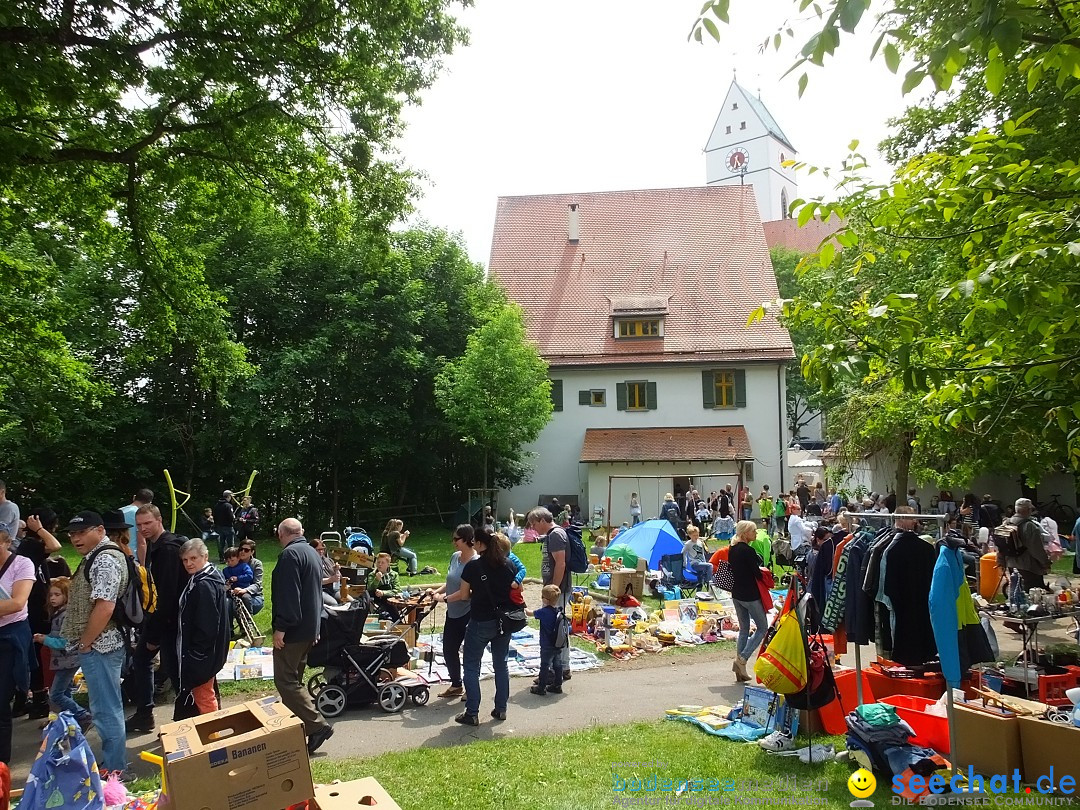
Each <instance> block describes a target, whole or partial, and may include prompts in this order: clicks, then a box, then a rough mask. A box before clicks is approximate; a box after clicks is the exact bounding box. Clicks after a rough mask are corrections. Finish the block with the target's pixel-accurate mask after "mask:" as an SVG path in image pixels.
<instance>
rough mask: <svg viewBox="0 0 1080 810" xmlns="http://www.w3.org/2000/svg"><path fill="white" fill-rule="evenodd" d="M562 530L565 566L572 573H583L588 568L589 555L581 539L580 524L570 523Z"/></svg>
mask: <svg viewBox="0 0 1080 810" xmlns="http://www.w3.org/2000/svg"><path fill="white" fill-rule="evenodd" d="M563 531H564V532H566V540H567V554H566V566H567V568H569V569H570V571H571V572H572V573H575V574H584V573H585V572H586V571H588V570H589V555H588V553H587V552H586V551H585V542H584V541H583V540H582V539H581V526H578V525H576V524H571V525H569V526H567V527H566V528H565V529H563Z"/></svg>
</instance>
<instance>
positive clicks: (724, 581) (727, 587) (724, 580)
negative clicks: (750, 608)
mask: <svg viewBox="0 0 1080 810" xmlns="http://www.w3.org/2000/svg"><path fill="white" fill-rule="evenodd" d="M712 581H713V585H715V586H716V587H717V588H720V589H721V590H724V591H727V592H728V593H731V592H732V591H733V590H735V575H734V574H732V573H731V564H730V563H729V562H728V561H727V560H717V561H716V571H715V572H714V573H713V580H712Z"/></svg>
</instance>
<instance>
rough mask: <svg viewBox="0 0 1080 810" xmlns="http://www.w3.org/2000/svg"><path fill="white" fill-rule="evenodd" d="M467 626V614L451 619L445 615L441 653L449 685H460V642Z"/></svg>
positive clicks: (463, 637)
mask: <svg viewBox="0 0 1080 810" xmlns="http://www.w3.org/2000/svg"><path fill="white" fill-rule="evenodd" d="M468 627H469V614H468V613H466V614H465V615H464V616H460V617H458V618H456V619H452V618H450V617H449V616H447V617H446V622H445V623H444V624H443V631H442V654H443V660H444V661H445V662H446V669H447V672H448V674H449V675H450V685H451V686H458V687H460V686H461V644H462V642H463V641H465V631H466V630H467V629H468Z"/></svg>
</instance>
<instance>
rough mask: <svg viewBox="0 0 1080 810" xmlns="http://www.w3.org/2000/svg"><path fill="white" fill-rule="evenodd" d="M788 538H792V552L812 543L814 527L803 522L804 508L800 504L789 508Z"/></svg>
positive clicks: (794, 504)
mask: <svg viewBox="0 0 1080 810" xmlns="http://www.w3.org/2000/svg"><path fill="white" fill-rule="evenodd" d="M788 514H789V516H788V536H790V537H791V550H792V551H795V550H796V549H797V548H799V547H800V546H801V545H803V544H804V543H809V542H810V533H811V532H812V531H813V526H811V525H810V524H809V523H807V522H806V521H805V520H803V517H802V507H801V506H800V505H799V504H798V503H792V504H790V505H789V506H788Z"/></svg>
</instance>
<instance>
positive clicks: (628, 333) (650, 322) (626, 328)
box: [615, 318, 663, 338]
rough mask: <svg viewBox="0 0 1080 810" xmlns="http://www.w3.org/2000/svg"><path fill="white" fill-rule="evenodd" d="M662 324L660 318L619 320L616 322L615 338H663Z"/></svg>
mask: <svg viewBox="0 0 1080 810" xmlns="http://www.w3.org/2000/svg"><path fill="white" fill-rule="evenodd" d="M662 323H663V322H662V321H661V320H660V319H659V318H635V319H633V320H630V319H627V320H622V319H619V320H616V321H615V337H617V338H635V337H661V336H662V335H663V331H662V329H661V325H662Z"/></svg>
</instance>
